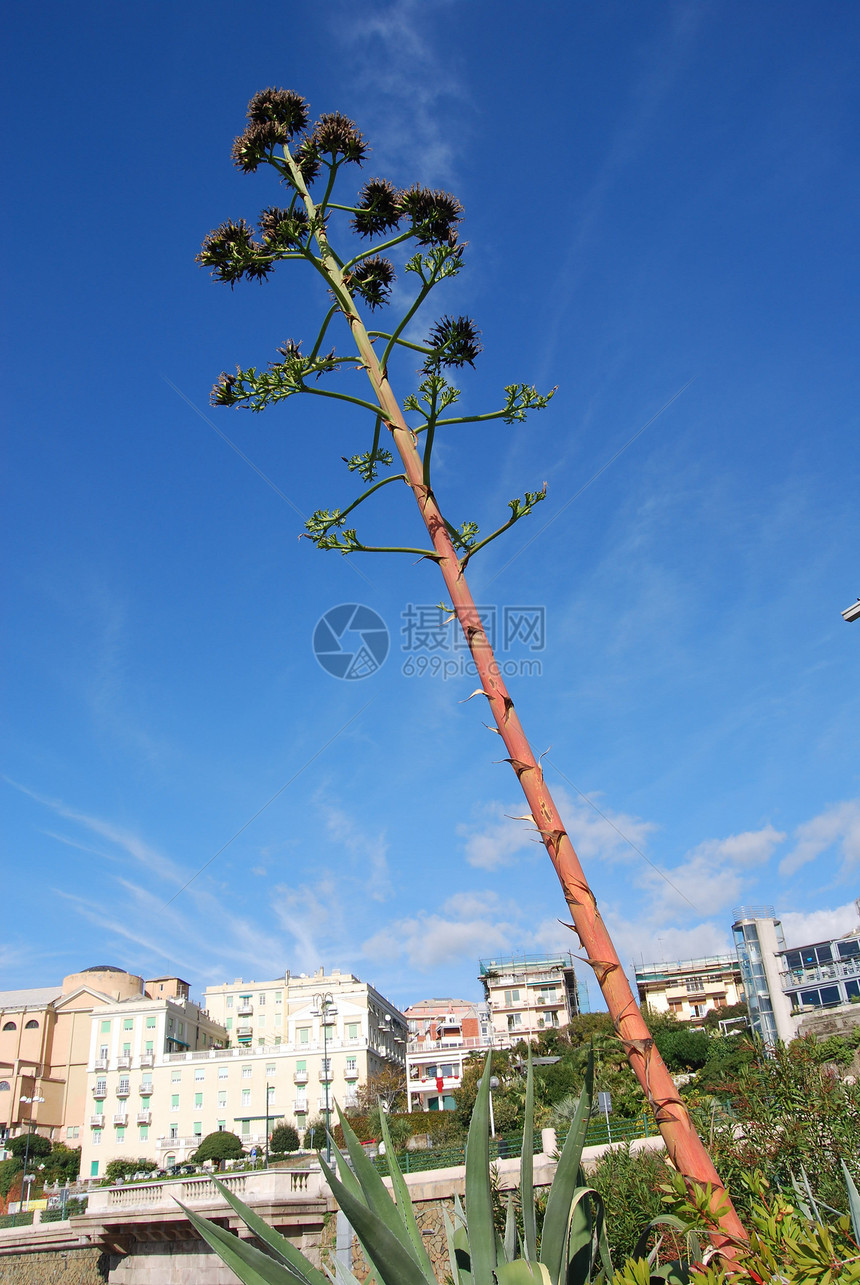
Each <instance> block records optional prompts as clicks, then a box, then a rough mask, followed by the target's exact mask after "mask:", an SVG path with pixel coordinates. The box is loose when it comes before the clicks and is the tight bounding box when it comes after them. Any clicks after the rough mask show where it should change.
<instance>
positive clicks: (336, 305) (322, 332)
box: [309, 303, 340, 361]
mask: <svg viewBox="0 0 860 1285" xmlns="http://www.w3.org/2000/svg"><path fill="white" fill-rule="evenodd" d="M337 312H340V304H339V303H333V304H332V306H331V307H330V308H329V310H328V312H327V313H326V315H325V320H324V321H323V323H322V325H321V326H320V332H319V334H318V335H317V337H316V343H315V344H314V346H313V348H312V349H311V355H310V358H309V360H310V361H315V360H316V358H317V355H318V353H319V350H320V348H321V347H322V341H323V339H325V332H326V331H327V330H328V327H329V322H330V321H331V319H332V317H333V316H334V315H335V313H337Z"/></svg>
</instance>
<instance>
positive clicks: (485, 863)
mask: <svg viewBox="0 0 860 1285" xmlns="http://www.w3.org/2000/svg"><path fill="white" fill-rule="evenodd" d="M506 811H507V812H508V813H510V814H513V811H514V809H513V807H509V808H507V809H506V808H505V807H504V805H503V804H501V803H488V804H486V805H485V807H484V808H483V809H482V812H483V813H484V815H485V817H487V820H486V821H485V822H484V823H483V825H480V826H475V825H458V826H457V833H458V834H459V835H462V836H463V837H465V839H466V843H465V849H466V860H467V861H468V863H469V865H470V866H474V867H475V868H476V869H477V870H498V868H499V867H500V866H512V865H514V864H515V863H516V859H517V857H518V856H519V855H520V854H521V853H523V852H525V851H526V849H527V847H528V845H529V844H530V843H532V842H533V841H534V838H535V837H536V836H535V830H534V827H533V826H530V825H529V824H528V823H526V822H518V821H513V820H511V817H510V816H505V812H506ZM490 818H492V819H490ZM527 826H528V828H527Z"/></svg>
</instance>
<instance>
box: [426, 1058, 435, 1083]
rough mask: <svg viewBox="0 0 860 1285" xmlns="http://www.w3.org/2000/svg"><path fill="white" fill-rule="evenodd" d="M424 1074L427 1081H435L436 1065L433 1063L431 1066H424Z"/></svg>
mask: <svg viewBox="0 0 860 1285" xmlns="http://www.w3.org/2000/svg"><path fill="white" fill-rule="evenodd" d="M424 1074H425V1075H426V1077H427V1079H428V1080H435V1079H436V1063H435V1062H434V1063H433V1064H432V1065H431V1066H426V1067H425V1068H424Z"/></svg>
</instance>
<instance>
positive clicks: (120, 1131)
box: [114, 1124, 125, 1142]
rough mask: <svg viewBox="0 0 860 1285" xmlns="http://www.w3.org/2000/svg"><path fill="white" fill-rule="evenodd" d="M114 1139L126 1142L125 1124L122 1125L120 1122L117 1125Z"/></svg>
mask: <svg viewBox="0 0 860 1285" xmlns="http://www.w3.org/2000/svg"><path fill="white" fill-rule="evenodd" d="M114 1141H115V1142H125V1126H124V1125H121V1124H118V1125H117V1127H116V1138H115V1139H114Z"/></svg>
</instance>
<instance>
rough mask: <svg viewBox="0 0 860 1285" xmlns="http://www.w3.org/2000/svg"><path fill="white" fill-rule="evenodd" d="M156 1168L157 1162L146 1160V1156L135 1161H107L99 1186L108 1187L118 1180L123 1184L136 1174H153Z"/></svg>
mask: <svg viewBox="0 0 860 1285" xmlns="http://www.w3.org/2000/svg"><path fill="white" fill-rule="evenodd" d="M157 1168H158V1161H157V1160H147V1158H146V1156H140V1157H139V1158H138V1159H137V1160H109V1161H108V1162H107V1164H106V1165H105V1171H104V1177H103V1178H102V1182H101V1185H102V1186H103V1187H109V1186H110V1185H111V1183H113V1182H116V1181H117V1179H118V1178H121V1179H122V1180H123V1182H125V1181H127V1180H128V1179H129V1178H133V1177H134V1175H135V1174H136V1173H154V1172H155V1170H156V1169H157Z"/></svg>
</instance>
